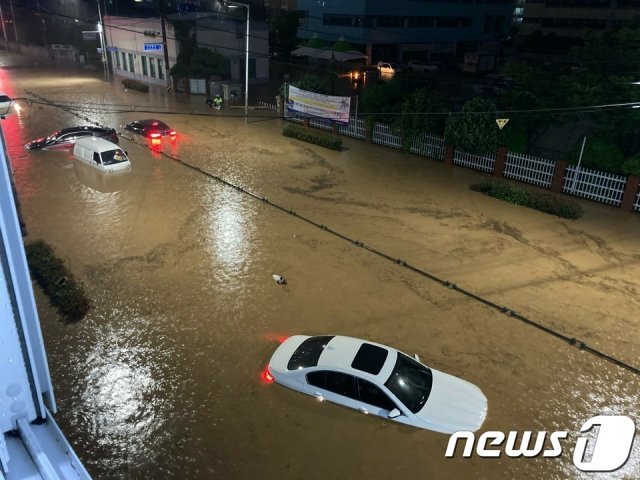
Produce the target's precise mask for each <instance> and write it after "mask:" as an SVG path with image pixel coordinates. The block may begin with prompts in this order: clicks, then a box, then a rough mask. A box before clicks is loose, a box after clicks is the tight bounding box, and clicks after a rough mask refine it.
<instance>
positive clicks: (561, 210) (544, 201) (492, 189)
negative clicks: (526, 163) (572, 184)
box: [471, 179, 584, 219]
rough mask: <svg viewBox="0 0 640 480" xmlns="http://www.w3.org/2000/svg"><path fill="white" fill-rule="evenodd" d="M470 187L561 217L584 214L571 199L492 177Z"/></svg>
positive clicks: (491, 195)
mask: <svg viewBox="0 0 640 480" xmlns="http://www.w3.org/2000/svg"><path fill="white" fill-rule="evenodd" d="M471 189H472V190H475V191H476V192H482V193H484V194H486V195H489V196H490V197H494V198H499V199H500V200H505V201H507V202H510V203H515V204H516V205H522V206H524V207H529V208H535V209H536V210H540V211H541V212H545V213H550V214H552V215H557V216H558V217H562V218H569V219H576V218H580V217H581V216H582V215H583V214H584V210H583V209H582V206H580V204H578V203H577V202H574V201H573V200H567V199H564V198H559V197H557V196H555V195H551V194H549V193H541V192H534V191H529V190H527V189H525V188H523V187H520V186H518V185H513V184H511V183H507V182H501V181H498V180H494V179H485V180H483V181H482V182H480V183H477V184H475V185H471Z"/></svg>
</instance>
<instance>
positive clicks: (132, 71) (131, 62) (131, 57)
mask: <svg viewBox="0 0 640 480" xmlns="http://www.w3.org/2000/svg"><path fill="white" fill-rule="evenodd" d="M129 71H130V72H131V73H136V69H135V68H134V65H133V53H130V54H129Z"/></svg>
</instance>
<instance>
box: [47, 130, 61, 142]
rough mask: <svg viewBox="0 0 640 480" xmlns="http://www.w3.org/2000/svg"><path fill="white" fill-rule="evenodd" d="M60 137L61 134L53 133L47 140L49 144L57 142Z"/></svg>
mask: <svg viewBox="0 0 640 480" xmlns="http://www.w3.org/2000/svg"><path fill="white" fill-rule="evenodd" d="M58 135H60V132H59V131H57V132H53V133H52V134H51V135H49V136H48V137H47V139H46V141H47V142H53V141H54V140H56V139H57V138H58Z"/></svg>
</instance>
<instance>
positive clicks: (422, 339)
mask: <svg viewBox="0 0 640 480" xmlns="http://www.w3.org/2000/svg"><path fill="white" fill-rule="evenodd" d="M0 73H1V76H0V81H1V85H2V88H3V89H5V90H10V94H13V95H14V96H29V97H30V95H27V94H26V92H27V91H30V92H33V93H36V94H38V95H42V96H44V97H46V98H47V99H49V100H51V101H54V102H74V105H77V106H84V107H87V108H90V109H91V113H89V114H88V116H90V117H91V118H92V119H93V120H96V121H99V122H101V123H104V124H108V125H112V126H118V125H122V124H124V123H126V122H128V121H131V120H133V119H136V118H138V119H139V118H145V117H150V116H151V117H157V118H160V119H162V120H164V121H166V122H167V123H169V125H171V126H172V127H173V128H175V129H176V130H177V131H178V138H177V140H176V142H175V143H171V142H169V141H167V140H163V141H162V142H161V144H160V145H159V146H156V148H157V149H164V151H166V152H168V153H170V154H171V155H173V156H175V157H179V158H180V159H182V160H184V161H185V162H188V163H190V164H192V165H195V166H198V167H199V168H202V169H203V170H205V171H207V172H210V173H212V174H215V175H218V176H220V177H223V178H225V179H227V180H229V181H230V182H233V183H236V184H239V185H242V186H244V187H246V188H247V189H249V190H251V191H253V192H256V193H258V194H259V195H262V196H266V197H268V198H269V199H270V200H271V201H273V202H277V203H278V204H281V205H283V206H286V208H288V209H293V210H295V211H296V212H297V213H298V214H300V215H304V216H306V217H308V218H311V219H313V220H315V221H317V222H318V223H322V224H326V225H328V226H330V227H331V228H333V229H335V230H337V231H339V232H341V233H344V234H345V235H348V236H349V237H351V238H355V239H359V240H361V241H363V242H365V243H366V244H368V245H371V246H373V247H375V248H376V249H378V250H380V251H382V252H385V253H387V254H389V255H391V256H393V257H396V258H402V259H403V260H405V261H407V262H409V263H411V264H412V265H415V266H417V267H419V268H422V269H425V270H427V271H429V272H432V273H434V274H436V275H438V276H439V277H440V278H444V279H447V280H450V281H452V282H455V283H456V284H458V285H460V286H462V287H464V288H467V289H469V290H471V291H473V292H475V293H477V294H481V295H483V296H485V297H487V298H489V299H491V300H492V301H494V302H495V303H497V304H499V305H506V306H508V307H509V308H512V309H514V310H516V311H517V312H519V313H521V314H523V315H526V316H527V317H529V318H532V319H534V320H536V321H537V322H540V323H541V324H543V325H546V326H548V327H551V328H553V329H555V330H557V331H559V332H562V333H563V334H566V335H568V336H569V337H575V338H578V339H579V340H581V341H585V342H586V343H587V344H588V345H590V346H592V347H594V348H596V349H599V350H601V351H603V352H605V353H607V354H609V355H612V356H614V357H616V358H619V359H620V360H622V361H624V362H627V363H629V364H632V365H634V366H635V367H638V366H640V328H639V326H638V319H639V316H638V313H639V312H640V300H639V299H640V266H639V265H640V243H639V242H638V238H640V214H627V213H622V212H619V211H617V210H615V209H612V208H609V207H604V206H599V205H595V204H593V203H588V202H585V203H584V204H583V205H584V207H585V210H586V213H585V216H584V217H583V218H581V219H579V220H576V221H568V220H563V219H559V218H556V217H553V216H550V215H545V214H542V213H539V212H536V211H532V210H528V209H525V208H521V207H516V206H513V205H509V204H505V203H503V202H500V201H498V200H495V199H491V198H488V197H484V196H482V195H480V194H478V193H475V192H472V191H470V190H469V188H468V187H469V185H470V184H471V183H473V182H475V181H477V180H478V179H479V178H480V175H479V174H476V173H473V172H469V171H465V170H462V169H457V168H456V169H453V170H447V169H446V168H444V166H443V165H442V164H440V163H439V162H435V161H431V160H428V159H424V158H420V157H416V156H408V155H403V154H401V153H399V152H395V151H392V150H389V149H385V148H383V147H377V146H371V145H365V144H364V143H362V142H359V141H356V140H350V139H345V141H344V142H345V147H346V148H345V150H344V151H342V152H339V153H338V152H332V151H327V150H324V149H322V148H320V147H314V146H309V145H306V144H302V143H300V142H298V141H294V140H291V139H287V138H285V137H282V136H281V134H280V129H281V128H282V123H281V122H280V121H279V120H274V119H266V118H258V117H253V118H251V119H250V120H249V121H245V119H243V118H241V117H231V116H222V115H216V114H215V113H214V114H208V115H204V116H196V115H176V114H169V113H154V114H147V113H131V112H118V113H113V112H114V111H115V110H121V109H122V106H134V105H135V106H137V109H138V110H144V108H145V106H146V107H151V106H153V107H157V108H155V109H156V110H162V109H167V111H195V112H202V113H206V111H205V108H203V107H205V105H204V103H203V102H202V99H201V98H197V97H196V98H194V99H191V100H189V99H185V98H182V97H176V98H174V97H164V96H159V95H158V96H156V95H152V94H142V93H138V92H132V91H127V92H125V91H123V90H122V89H120V88H118V87H117V85H115V84H114V85H106V84H105V83H104V82H102V81H100V80H99V79H97V78H95V77H92V76H91V75H87V74H77V73H76V72H64V71H45V70H37V69H35V68H14V69H11V68H4V69H0ZM31 98H34V97H31ZM84 115H86V113H83V116H84ZM78 123H80V124H82V123H85V122H83V121H79V120H78V118H77V117H74V116H73V115H72V114H71V113H69V112H65V111H63V110H60V109H58V108H55V107H52V106H46V105H42V104H38V103H32V104H31V105H27V104H26V103H25V104H24V108H23V110H22V111H21V112H20V114H19V115H17V114H16V115H13V116H10V117H8V118H7V119H6V120H4V121H3V122H2V128H3V131H4V135H5V138H6V141H7V144H8V148H9V154H10V158H11V163H12V165H13V169H14V175H15V181H16V185H17V190H18V194H19V197H20V201H21V205H22V213H23V215H24V219H25V222H26V225H27V229H28V237H27V239H26V240H27V241H30V240H35V239H43V240H45V241H47V242H49V243H50V244H52V245H53V246H54V247H55V248H56V250H57V252H58V254H59V255H60V256H61V257H62V258H63V259H64V260H65V261H66V262H68V264H69V266H70V268H71V270H72V271H73V273H74V274H75V275H77V276H78V277H79V278H80V279H81V280H82V281H83V282H84V283H85V285H86V290H87V293H88V296H89V297H90V299H91V302H92V309H91V311H90V312H89V314H88V315H87V317H86V318H85V319H84V320H82V321H81V322H79V323H77V324H66V323H64V322H62V321H61V320H60V318H59V317H58V316H57V314H56V313H55V311H54V310H53V309H52V308H51V307H50V306H49V305H48V304H47V301H46V299H45V298H44V297H43V296H42V295H41V294H39V293H38V295H37V303H38V309H39V312H40V317H41V322H42V329H43V334H44V339H45V343H46V348H47V353H48V355H49V365H50V368H51V374H52V379H53V384H54V388H55V393H56V396H57V402H58V407H59V412H58V414H57V415H56V418H57V419H58V421H59V424H60V425H61V427H62V428H63V430H64V432H65V433H66V434H67V436H68V438H69V439H70V441H71V443H72V444H73V446H74V448H75V449H76V451H77V453H78V454H79V456H80V458H81V459H82V460H83V461H84V463H85V464H86V466H87V468H88V470H89V471H90V472H91V473H92V475H94V476H95V477H96V478H131V479H134V478H189V479H191V478H193V479H199V478H224V479H253V478H265V479H272V478H273V479H275V478H287V479H288V478H292V479H294V478H296V479H297V478H305V479H307V478H312V479H315V478H317V479H320V478H327V477H329V478H335V477H338V476H340V477H343V478H371V479H386V478H399V477H401V476H403V477H405V478H438V479H440V478H443V479H449V478H451V479H459V478H472V477H473V478H478V479H495V478H558V479H561V478H585V479H592V478H627V479H632V478H638V477H640V442H639V441H638V436H636V442H635V445H634V448H633V451H632V454H631V457H630V459H629V461H628V462H627V463H626V464H625V466H624V467H623V468H622V469H620V470H619V471H617V472H614V473H601V474H588V473H582V472H581V471H580V470H578V469H577V468H576V467H575V466H574V465H573V462H572V458H571V457H572V453H573V446H574V445H575V440H576V437H577V435H578V429H579V428H580V426H581V425H582V423H583V422H584V421H585V420H587V419H588V418H590V417H592V416H595V415H598V414H620V415H628V416H630V417H631V418H632V419H634V421H635V423H636V426H638V425H640V417H639V415H638V404H639V402H640V379H639V378H638V376H637V375H635V374H634V373H632V372H630V371H628V370H625V369H622V368H620V367H617V366H615V365H613V364H611V363H609V362H606V361H605V360H603V359H601V358H599V357H597V356H594V355H591V354H589V353H587V352H585V351H582V350H579V349H577V348H575V347H573V346H570V345H569V344H567V343H565V342H563V341H561V340H558V339H556V338H554V337H552V336H549V335H547V334H545V333H543V332H541V331H539V330H537V329H534V328H532V327H530V326H528V325H526V324H523V323H521V322H519V321H517V320H515V319H513V318H511V317H508V316H507V315H504V314H501V313H500V312H498V311H496V310H494V309H491V308H489V307H486V306H484V305H482V304H480V303H478V302H477V301H474V300H472V299H470V298H468V297H465V296H462V295H461V294H459V293H457V292H455V291H453V290H450V289H447V288H444V287H443V286H441V285H440V284H438V283H435V282H433V281H430V280H428V279H426V278H425V277H422V276H420V275H417V274H415V273H412V272H410V271H408V270H407V269H405V268H403V267H401V266H399V265H397V264H395V263H393V262H391V261H389V260H385V259H384V258H381V257H379V256H376V255H374V254H372V253H371V252H368V251H366V250H364V249H362V248H359V247H357V246H355V245H353V244H350V243H348V242H346V241H344V240H342V239H340V238H338V237H336V236H334V235H331V234H330V233H328V232H326V231H323V230H320V229H318V228H316V227H314V226H312V225H310V224H308V223H306V222H304V221H302V220H300V219H299V218H296V217H294V216H291V215H288V214H286V213H284V212H282V211H280V210H278V209H276V208H274V207H273V206H270V205H268V204H266V203H264V202H261V201H259V200H256V199H254V198H252V197H250V196H249V195H246V194H244V193H242V192H240V191H238V190H236V189H233V188H230V187H228V186H225V185H223V184H221V183H219V182H216V181H215V180H213V179H211V178H210V177H207V176H206V175H203V174H202V173H200V172H198V171H195V170H193V169H190V168H187V167H185V166H184V165H181V164H180V163H177V162H173V161H171V160H169V159H167V158H166V157H164V156H161V155H159V154H158V153H157V151H156V152H153V151H152V150H149V149H147V148H146V147H145V146H144V145H141V144H143V143H144V142H141V141H140V139H138V140H137V142H132V141H129V140H127V139H125V138H122V139H121V144H122V145H123V146H124V148H125V149H126V150H127V151H128V153H129V157H130V158H131V163H132V170H131V171H129V172H125V173H123V174H118V175H102V174H99V173H98V172H96V171H94V170H92V169H91V168H89V167H86V166H84V165H82V164H79V163H78V162H76V161H74V160H73V158H72V156H71V154H70V153H69V152H54V151H47V152H28V151H26V150H24V149H23V148H22V145H23V144H24V143H26V141H28V140H30V139H32V138H34V137H38V136H42V135H46V134H49V133H50V132H52V131H54V130H56V129H58V128H61V127H64V126H70V125H74V124H78ZM272 273H279V274H281V275H283V276H285V278H286V279H287V280H288V285H286V286H279V285H276V284H275V283H274V281H273V279H272V278H271V274H272ZM297 333H303V334H323V333H331V334H343V335H350V336H355V337H361V338H366V339H369V340H372V341H376V342H380V343H385V344H389V345H392V346H395V347H397V348H399V349H401V350H403V351H406V352H407V353H410V354H413V353H418V354H419V355H420V358H421V359H422V361H424V362H425V363H427V364H429V365H431V366H433V367H434V368H437V369H439V370H442V371H445V372H448V373H451V374H454V375H457V376H460V377H462V378H465V379H466V380H469V381H471V382H472V383H474V384H476V385H478V386H479V387H480V388H481V389H482V390H483V392H484V393H485V395H486V396H487V398H488V402H489V412H488V416H487V420H486V422H485V424H484V425H483V427H482V430H481V431H486V430H502V431H510V430H518V431H523V430H533V431H538V430H544V431H554V430H568V431H570V432H571V433H570V435H569V438H568V439H567V440H566V442H565V443H563V446H564V453H563V454H562V456H560V457H559V458H536V459H528V458H517V459H510V458H507V457H505V456H504V455H503V456H502V457H501V458H498V459H482V458H478V457H477V456H476V455H474V456H473V457H472V458H470V459H465V458H461V456H460V455H459V454H458V455H457V456H456V458H453V459H448V458H445V456H444V452H445V450H446V446H447V441H448V438H449V437H448V436H447V435H443V434H439V433H435V432H430V431H426V430H418V429H411V428H408V427H404V426H399V425H396V424H394V423H392V422H389V421H385V420H382V419H378V418H373V417H367V416H364V415H361V414H359V413H357V412H354V411H351V410H347V409H344V408H341V407H338V406H335V405H332V404H327V403H319V402H317V401H315V400H314V399H313V398H312V397H308V396H305V395H302V394H300V393H296V392H293V391H290V390H288V389H285V388H283V387H281V386H277V385H266V384H264V383H262V381H261V380H260V372H261V371H262V369H263V368H264V367H265V365H266V363H267V361H268V359H269V357H270V355H271V353H272V352H273V350H274V349H275V348H276V347H277V345H278V339H279V338H281V337H283V336H287V335H292V334H297Z"/></svg>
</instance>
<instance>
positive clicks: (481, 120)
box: [444, 98, 498, 154]
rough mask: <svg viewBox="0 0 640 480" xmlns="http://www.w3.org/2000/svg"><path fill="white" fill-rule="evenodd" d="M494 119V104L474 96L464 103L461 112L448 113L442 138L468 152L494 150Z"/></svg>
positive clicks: (495, 137)
mask: <svg viewBox="0 0 640 480" xmlns="http://www.w3.org/2000/svg"><path fill="white" fill-rule="evenodd" d="M495 120H496V106H495V104H494V103H493V102H492V101H490V100H485V99H483V98H474V99H472V100H469V101H468V102H467V103H465V104H464V106H463V107H462V112H461V113H459V114H450V115H449V118H448V119H447V124H446V126H445V130H444V139H445V141H446V142H447V143H448V144H450V145H455V146H456V147H458V148H460V149H462V150H464V151H465V152H468V153H476V154H485V153H490V152H495V151H496V148H497V146H498V132H497V130H498V126H497V125H496V121H495Z"/></svg>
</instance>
